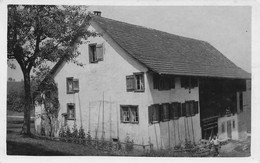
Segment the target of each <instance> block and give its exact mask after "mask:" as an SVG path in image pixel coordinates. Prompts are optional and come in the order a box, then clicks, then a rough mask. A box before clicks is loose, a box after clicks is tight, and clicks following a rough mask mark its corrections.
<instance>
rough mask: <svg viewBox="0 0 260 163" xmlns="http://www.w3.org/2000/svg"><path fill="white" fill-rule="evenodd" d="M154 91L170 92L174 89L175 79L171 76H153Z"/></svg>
mask: <svg viewBox="0 0 260 163" xmlns="http://www.w3.org/2000/svg"><path fill="white" fill-rule="evenodd" d="M153 84H154V89H158V90H170V89H174V88H175V78H174V77H172V76H160V75H156V74H155V75H154V76H153Z"/></svg>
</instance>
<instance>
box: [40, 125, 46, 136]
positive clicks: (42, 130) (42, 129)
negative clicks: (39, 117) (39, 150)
mask: <svg viewBox="0 0 260 163" xmlns="http://www.w3.org/2000/svg"><path fill="white" fill-rule="evenodd" d="M41 136H46V133H45V128H44V127H43V126H42V127H41Z"/></svg>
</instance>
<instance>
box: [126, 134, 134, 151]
mask: <svg viewBox="0 0 260 163" xmlns="http://www.w3.org/2000/svg"><path fill="white" fill-rule="evenodd" d="M125 143H126V144H125V150H126V152H131V151H133V149H134V140H130V137H129V135H127V136H126V138H125Z"/></svg>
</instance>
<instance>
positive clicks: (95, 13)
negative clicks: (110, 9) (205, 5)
mask: <svg viewBox="0 0 260 163" xmlns="http://www.w3.org/2000/svg"><path fill="white" fill-rule="evenodd" d="M93 13H94V15H96V16H101V11H93Z"/></svg>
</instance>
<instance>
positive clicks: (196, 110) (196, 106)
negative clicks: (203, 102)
mask: <svg viewBox="0 0 260 163" xmlns="http://www.w3.org/2000/svg"><path fill="white" fill-rule="evenodd" d="M198 113H199V102H198V101H195V102H194V114H198Z"/></svg>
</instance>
